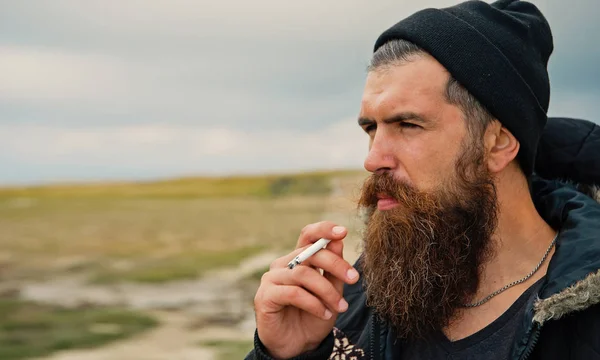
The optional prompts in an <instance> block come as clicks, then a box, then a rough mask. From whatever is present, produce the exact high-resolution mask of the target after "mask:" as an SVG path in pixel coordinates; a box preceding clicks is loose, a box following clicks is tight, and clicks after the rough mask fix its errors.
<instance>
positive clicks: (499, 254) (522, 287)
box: [444, 175, 556, 340]
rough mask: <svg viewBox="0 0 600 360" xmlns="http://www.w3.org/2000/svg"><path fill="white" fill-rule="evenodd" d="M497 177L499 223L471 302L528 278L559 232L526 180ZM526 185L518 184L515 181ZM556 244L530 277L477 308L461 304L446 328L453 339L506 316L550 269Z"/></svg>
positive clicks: (470, 333)
mask: <svg viewBox="0 0 600 360" xmlns="http://www.w3.org/2000/svg"><path fill="white" fill-rule="evenodd" d="M497 180H498V181H497V182H496V186H497V195H498V202H499V217H498V226H497V229H496V231H495V232H494V234H493V239H492V242H493V245H492V246H493V256H492V257H491V258H490V259H489V261H488V262H487V263H486V264H485V266H484V268H483V269H482V274H481V278H480V281H479V287H478V289H477V293H476V294H475V296H474V298H473V299H472V300H471V302H476V301H479V300H481V299H484V298H485V297H487V296H488V295H490V294H492V293H493V292H495V291H496V290H499V289H501V288H502V287H504V286H506V285H507V284H510V283H512V282H514V281H517V280H520V279H523V278H524V277H525V276H527V274H529V273H530V272H531V271H532V270H533V269H534V268H535V267H536V266H537V265H538V264H539V262H540V260H541V259H542V257H543V256H544V253H545V252H546V251H547V249H548V247H549V245H550V244H551V242H552V240H553V239H554V236H555V235H556V232H555V231H554V230H553V229H552V228H551V227H550V226H549V225H548V224H547V223H546V222H545V221H544V219H542V218H541V216H540V215H539V214H538V212H537V210H536V209H535V206H534V204H533V201H532V200H531V196H530V194H529V189H528V187H527V183H526V182H525V181H524V180H522V179H521V180H522V181H519V180H518V179H515V178H514V177H513V178H508V176H506V175H505V176H504V178H502V177H499V178H498V179H497ZM517 183H522V186H520V187H518V188H517V187H515V184H517ZM553 253H554V248H552V249H551V252H550V253H549V254H548V257H547V258H546V260H545V261H544V263H543V264H542V265H541V266H540V268H539V269H538V270H537V271H536V272H535V273H534V274H533V275H532V276H531V277H530V278H528V279H527V280H526V281H524V282H522V283H520V284H518V285H515V286H513V287H511V288H509V289H507V290H506V291H503V292H502V293H500V294H498V295H497V296H495V297H493V298H492V299H490V300H489V301H488V302H486V303H484V304H483V305H480V306H478V307H474V308H461V309H458V311H457V313H456V315H455V319H454V321H452V323H451V325H450V326H448V327H447V328H445V329H444V333H445V334H446V336H447V337H448V338H449V339H450V340H458V339H462V338H465V337H467V336H469V335H472V334H474V333H475V332H477V331H479V330H481V329H483V328H484V327H486V326H487V325H489V324H490V323H492V322H493V321H494V320H496V319H497V318H498V317H499V316H500V315H502V314H503V313H504V312H505V311H506V310H507V309H508V308H509V307H510V306H511V305H512V304H513V303H514V302H515V301H516V300H517V299H518V298H519V296H521V295H522V294H523V293H524V292H525V291H526V290H527V289H528V288H529V287H530V286H531V285H533V284H534V283H535V282H536V281H537V280H539V279H541V278H542V277H543V276H544V275H545V274H546V270H547V268H548V263H549V259H550V258H551V257H552V255H553Z"/></svg>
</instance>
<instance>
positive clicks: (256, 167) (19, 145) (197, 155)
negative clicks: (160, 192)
mask: <svg viewBox="0 0 600 360" xmlns="http://www.w3.org/2000/svg"><path fill="white" fill-rule="evenodd" d="M0 139H3V141H2V142H0V153H2V154H3V156H2V157H3V158H4V159H3V161H5V162H9V163H13V164H25V165H26V167H27V166H34V167H35V166H40V167H45V165H47V164H52V166H54V167H57V168H59V169H62V170H63V173H62V174H60V175H52V176H47V175H46V176H41V177H38V178H34V179H29V181H33V182H44V181H58V180H84V179H95V178H100V179H102V178H104V177H105V176H106V174H113V173H115V172H116V173H126V174H128V175H127V176H130V177H132V178H148V177H155V176H164V174H166V173H169V174H186V175H189V174H197V173H205V174H206V173H210V174H230V173H240V172H241V173H260V172H264V171H280V170H299V169H327V168H360V167H361V166H362V161H363V158H364V156H366V151H367V144H368V140H367V137H366V135H365V134H364V133H363V132H362V130H361V129H360V128H359V127H358V125H357V124H356V120H355V119H346V120H341V121H338V122H335V123H333V124H331V125H328V126H326V127H325V128H323V129H320V130H315V131H303V132H298V131H286V130H276V131H268V130H267V131H256V132H245V131H236V130H232V129H228V128H223V127H213V128H204V127H199V126H180V125H171V126H167V125H136V126H118V127H98V128H95V129H89V128H59V127H49V126H39V125H0ZM361 144H362V145H361ZM2 157H0V159H2ZM82 170H84V172H82ZM7 176H8V178H6V179H2V178H0V182H9V181H11V176H10V175H8V174H7Z"/></svg>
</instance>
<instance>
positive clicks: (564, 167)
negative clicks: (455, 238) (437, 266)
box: [246, 118, 600, 360]
mask: <svg viewBox="0 0 600 360" xmlns="http://www.w3.org/2000/svg"><path fill="white" fill-rule="evenodd" d="M536 162H537V165H536V175H534V176H533V179H532V182H531V192H532V195H533V199H534V202H535V205H536V208H537V209H538V211H539V213H540V215H541V216H542V217H543V218H544V219H545V220H546V221H547V222H548V223H549V224H550V225H551V226H552V227H553V228H554V229H556V230H558V231H559V236H558V239H557V242H556V249H555V253H554V255H553V257H552V259H551V261H550V264H549V266H548V271H547V273H546V276H545V278H544V280H543V284H542V286H541V288H540V290H539V292H538V296H537V298H536V299H532V300H531V301H530V302H529V303H528V304H527V310H526V312H525V315H524V317H523V319H522V324H521V326H520V328H519V329H518V330H517V333H516V334H515V337H514V341H513V345H512V355H511V359H515V360H516V359H528V360H534V359H582V360H583V359H586V360H589V359H600V203H599V202H600V188H599V187H597V185H600V127H598V126H597V125H595V124H593V123H591V122H587V121H582V120H575V119H567V118H551V119H549V122H548V126H547V127H546V129H545V131H544V134H543V136H542V139H541V141H540V145H539V151H538V154H537V159H536ZM356 266H357V269H358V270H359V272H360V264H359V263H357V265H356ZM344 297H345V298H346V300H347V301H348V303H349V304H350V307H349V309H348V311H346V312H345V313H342V314H340V316H339V317H338V319H337V321H336V324H335V327H334V329H333V331H332V332H331V334H330V335H329V336H328V337H327V338H326V339H325V340H324V341H323V342H322V343H321V345H320V347H319V348H318V349H316V350H315V351H314V352H312V353H307V354H303V355H301V356H298V357H296V358H295V359H294V360H300V359H302V360H325V359H352V360H362V359H369V360H384V359H386V360H387V359H391V355H390V351H391V350H390V348H389V346H388V345H387V344H389V343H391V342H392V341H393V340H394V339H392V334H391V331H390V329H389V327H388V326H387V325H386V324H385V323H383V322H382V321H381V320H379V318H378V317H377V316H375V314H374V312H373V311H372V309H371V308H369V307H367V306H366V304H365V298H366V295H365V293H364V291H363V287H362V282H361V281H359V282H358V283H356V284H354V285H349V286H346V287H345V289H344ZM251 359H252V360H259V359H269V360H270V359H271V358H270V357H268V356H266V355H265V353H264V351H263V347H262V344H261V343H260V340H259V339H258V337H257V336H256V334H255V349H254V350H253V351H252V352H250V354H248V356H247V357H246V360H251Z"/></svg>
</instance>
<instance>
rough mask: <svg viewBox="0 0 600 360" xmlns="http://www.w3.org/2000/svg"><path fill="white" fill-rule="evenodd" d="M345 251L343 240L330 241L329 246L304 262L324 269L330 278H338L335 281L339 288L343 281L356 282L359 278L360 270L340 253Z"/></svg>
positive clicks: (339, 288)
mask: <svg viewBox="0 0 600 360" xmlns="http://www.w3.org/2000/svg"><path fill="white" fill-rule="evenodd" d="M342 251H343V244H342V242H341V241H338V242H333V241H332V242H330V243H329V244H328V245H327V248H325V249H323V250H320V251H318V252H317V253H316V254H314V255H313V256H311V257H310V258H308V259H306V260H305V261H304V262H303V264H304V265H310V266H314V267H316V268H319V269H323V271H324V272H325V273H327V274H329V275H328V278H329V279H330V280H332V278H335V279H337V280H338V281H335V287H336V289H338V290H341V288H343V286H344V285H343V283H348V284H354V283H355V282H356V281H357V280H358V272H357V271H356V269H354V267H353V266H352V265H351V264H350V263H349V262H347V261H346V260H344V258H342V257H341V256H340V255H339V254H340V253H342Z"/></svg>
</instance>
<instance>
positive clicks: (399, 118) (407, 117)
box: [358, 112, 429, 126]
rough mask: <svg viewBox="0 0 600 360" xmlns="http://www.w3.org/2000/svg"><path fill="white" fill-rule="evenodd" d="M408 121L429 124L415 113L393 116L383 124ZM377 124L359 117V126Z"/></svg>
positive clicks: (369, 119)
mask: <svg viewBox="0 0 600 360" xmlns="http://www.w3.org/2000/svg"><path fill="white" fill-rule="evenodd" d="M406 120H411V121H415V122H420V123H422V124H424V123H428V122H429V121H427V120H426V119H425V118H424V117H423V116H421V115H419V114H417V113H414V112H402V113H399V114H396V115H393V116H391V117H389V118H387V119H384V120H383V123H385V124H392V123H397V122H401V121H406ZM375 123H377V122H376V121H375V120H373V119H371V118H367V117H359V118H358V125H360V126H367V125H373V124H375Z"/></svg>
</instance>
